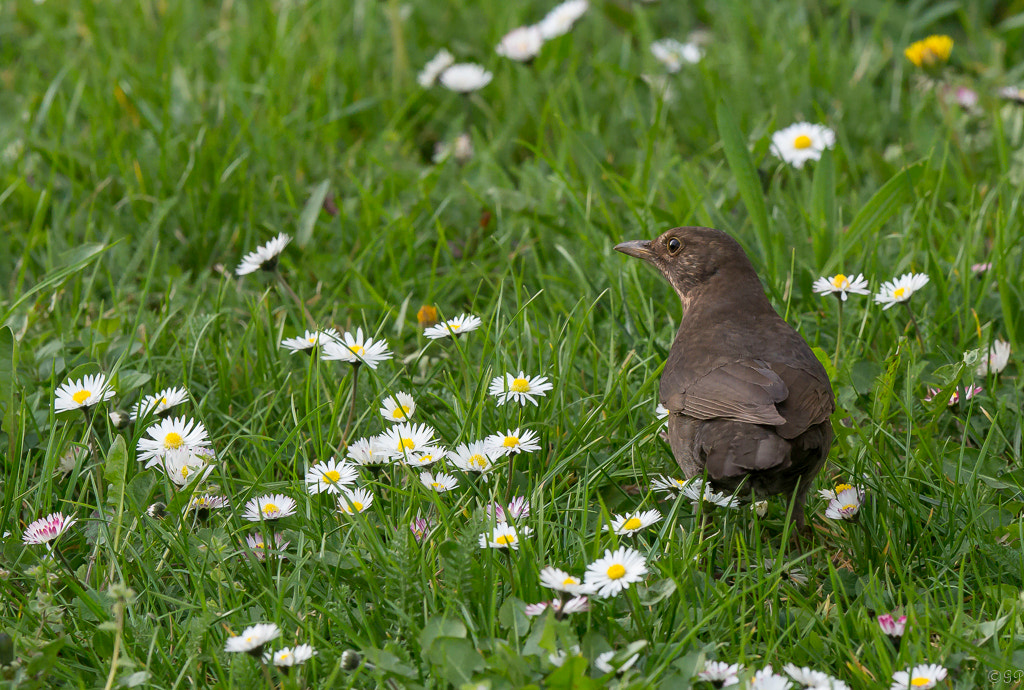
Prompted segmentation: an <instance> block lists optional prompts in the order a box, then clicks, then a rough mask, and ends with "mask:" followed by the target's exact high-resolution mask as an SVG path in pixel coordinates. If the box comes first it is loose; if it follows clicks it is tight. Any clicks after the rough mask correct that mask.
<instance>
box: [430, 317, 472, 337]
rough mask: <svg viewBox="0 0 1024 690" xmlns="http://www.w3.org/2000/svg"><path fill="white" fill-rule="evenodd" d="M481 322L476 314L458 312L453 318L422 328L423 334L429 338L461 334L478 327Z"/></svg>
mask: <svg viewBox="0 0 1024 690" xmlns="http://www.w3.org/2000/svg"><path fill="white" fill-rule="evenodd" d="M482 323H483V322H482V321H481V320H480V317H478V316H473V315H472V314H459V315H458V316H456V317H455V318H454V319H448V320H447V321H445V322H443V323H439V324H436V325H434V326H431V327H430V328H425V329H423V335H425V336H426V337H428V338H430V339H431V340H437V339H438V338H447V337H448V336H456V335H462V334H463V333H469V332H470V331H475V330H476V329H478V328H480V325H481V324H482Z"/></svg>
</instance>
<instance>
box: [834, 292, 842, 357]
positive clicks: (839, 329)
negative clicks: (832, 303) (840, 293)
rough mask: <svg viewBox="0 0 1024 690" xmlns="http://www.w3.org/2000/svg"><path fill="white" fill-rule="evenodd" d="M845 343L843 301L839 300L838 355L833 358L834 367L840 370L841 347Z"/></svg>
mask: <svg viewBox="0 0 1024 690" xmlns="http://www.w3.org/2000/svg"><path fill="white" fill-rule="evenodd" d="M842 342H843V300H842V299H840V300H839V317H838V323H837V325H836V353H835V354H834V355H833V356H832V366H834V367H835V368H836V369H838V368H839V346H840V345H841V344H842Z"/></svg>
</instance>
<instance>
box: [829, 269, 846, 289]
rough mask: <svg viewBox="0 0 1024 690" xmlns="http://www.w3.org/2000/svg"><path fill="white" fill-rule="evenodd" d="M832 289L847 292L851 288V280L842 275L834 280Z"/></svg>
mask: <svg viewBox="0 0 1024 690" xmlns="http://www.w3.org/2000/svg"><path fill="white" fill-rule="evenodd" d="M832 287H834V288H835V289H837V290H845V289H846V288H848V287H850V279H849V278H847V277H846V276H844V275H843V274H842V273H840V274H839V275H837V276H836V277H835V278H833V279H832Z"/></svg>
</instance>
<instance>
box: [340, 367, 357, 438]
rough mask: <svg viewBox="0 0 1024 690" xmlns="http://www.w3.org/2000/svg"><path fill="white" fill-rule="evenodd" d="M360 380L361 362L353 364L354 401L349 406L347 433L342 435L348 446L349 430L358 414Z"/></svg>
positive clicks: (346, 424) (346, 423)
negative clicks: (357, 392)
mask: <svg viewBox="0 0 1024 690" xmlns="http://www.w3.org/2000/svg"><path fill="white" fill-rule="evenodd" d="M358 382H359V362H354V363H353V364H352V403H351V404H350V405H349V408H348V421H347V422H345V433H344V434H342V435H341V441H342V443H343V444H345V446H348V432H349V429H351V428H352V419H353V417H355V415H356V384H357V383H358Z"/></svg>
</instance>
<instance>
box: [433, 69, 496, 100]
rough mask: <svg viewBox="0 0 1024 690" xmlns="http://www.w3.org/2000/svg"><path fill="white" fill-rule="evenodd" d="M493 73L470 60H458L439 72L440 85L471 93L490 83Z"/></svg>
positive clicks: (452, 89) (451, 89) (456, 91)
mask: <svg viewBox="0 0 1024 690" xmlns="http://www.w3.org/2000/svg"><path fill="white" fill-rule="evenodd" d="M493 78H494V75H493V74H491V73H490V72H488V71H487V70H485V69H484V68H483V67H481V66H480V65H477V64H475V63H472V62H459V63H456V64H454V65H452V66H451V67H449V68H448V69H446V70H445V71H444V72H441V86H443V87H445V88H446V89H448V90H449V91H454V92H455V93H463V94H465V93H472V92H473V91H479V90H480V89H482V88H484V87H485V86H487V85H488V84H490V83H491V79H493Z"/></svg>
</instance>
